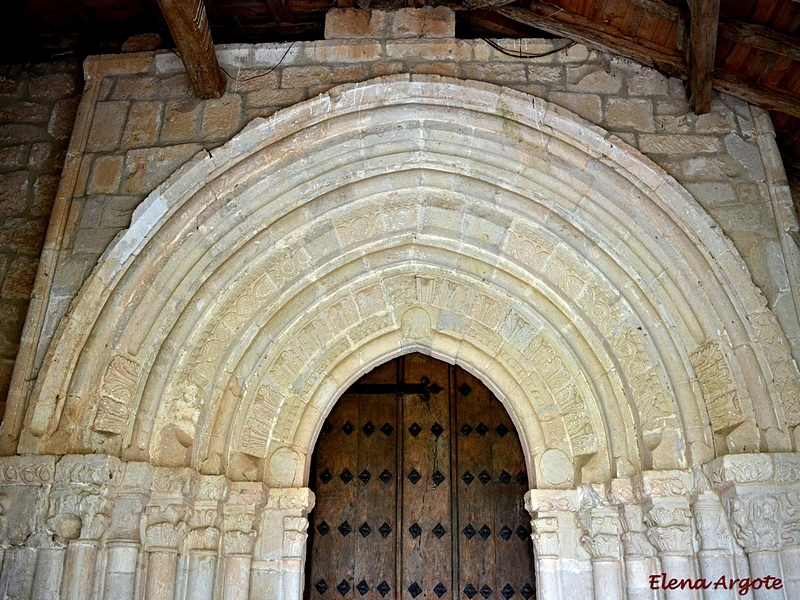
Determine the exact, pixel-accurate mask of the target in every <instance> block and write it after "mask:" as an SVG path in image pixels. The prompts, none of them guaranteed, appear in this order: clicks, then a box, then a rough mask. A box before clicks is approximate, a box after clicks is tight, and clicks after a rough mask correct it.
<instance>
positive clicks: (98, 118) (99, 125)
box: [86, 102, 128, 151]
mask: <svg viewBox="0 0 800 600" xmlns="http://www.w3.org/2000/svg"><path fill="white" fill-rule="evenodd" d="M127 116H128V103H127V102H99V103H98V104H97V107H96V108H95V111H94V116H93V118H92V126H91V129H90V130H89V140H88V142H87V144H86V148H87V150H90V151H91V150H114V149H116V148H117V147H118V146H119V143H120V140H121V139H122V132H123V130H124V129H125V120H126V118H127Z"/></svg>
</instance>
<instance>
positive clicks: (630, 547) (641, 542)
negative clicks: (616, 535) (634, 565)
mask: <svg viewBox="0 0 800 600" xmlns="http://www.w3.org/2000/svg"><path fill="white" fill-rule="evenodd" d="M622 548H623V550H624V551H625V556H626V557H628V558H650V557H653V556H655V555H656V551H655V548H653V545H652V544H651V543H650V541H649V540H648V539H647V534H646V533H645V532H644V531H626V532H625V533H623V534H622Z"/></svg>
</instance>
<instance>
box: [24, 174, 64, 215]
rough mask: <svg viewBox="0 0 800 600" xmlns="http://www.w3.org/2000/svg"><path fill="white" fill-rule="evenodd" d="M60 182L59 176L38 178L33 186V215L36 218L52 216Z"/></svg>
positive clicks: (40, 176)
mask: <svg viewBox="0 0 800 600" xmlns="http://www.w3.org/2000/svg"><path fill="white" fill-rule="evenodd" d="M60 181H61V178H60V177H59V176H58V175H39V177H37V178H36V183H34V184H33V202H32V203H31V214H32V215H34V216H36V217H49V216H50V213H51V211H52V210H53V202H54V201H55V199H56V194H57V193H58V184H59V182H60Z"/></svg>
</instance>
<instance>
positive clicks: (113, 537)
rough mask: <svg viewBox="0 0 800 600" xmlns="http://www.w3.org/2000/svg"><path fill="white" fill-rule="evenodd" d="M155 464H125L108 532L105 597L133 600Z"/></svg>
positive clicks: (106, 599) (109, 599)
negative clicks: (145, 513) (144, 520)
mask: <svg viewBox="0 0 800 600" xmlns="http://www.w3.org/2000/svg"><path fill="white" fill-rule="evenodd" d="M152 480H153V467H152V466H151V465H149V464H147V463H141V462H132V463H127V464H126V465H125V472H124V474H123V476H122V484H121V485H120V488H119V491H118V493H117V498H116V501H115V502H114V508H113V509H112V512H111V525H110V526H109V530H108V532H107V533H106V575H105V582H104V586H103V600H133V599H134V598H135V597H136V596H135V594H136V581H137V576H136V575H137V568H138V564H139V552H140V550H141V547H142V544H141V523H142V516H143V514H144V509H145V506H147V503H148V501H149V499H150V487H151V485H152Z"/></svg>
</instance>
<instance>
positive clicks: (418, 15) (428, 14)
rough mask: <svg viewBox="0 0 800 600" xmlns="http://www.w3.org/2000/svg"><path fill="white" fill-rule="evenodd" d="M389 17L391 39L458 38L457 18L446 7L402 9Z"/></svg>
mask: <svg viewBox="0 0 800 600" xmlns="http://www.w3.org/2000/svg"><path fill="white" fill-rule="evenodd" d="M387 16H388V26H389V27H388V31H387V37H388V38H389V39H400V38H449V39H453V38H455V37H456V16H455V13H454V12H453V11H452V9H450V8H448V7H446V6H437V7H428V6H426V7H423V8H401V9H400V10H397V11H391V12H389V13H387Z"/></svg>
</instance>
